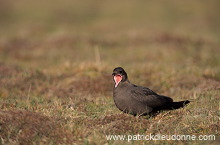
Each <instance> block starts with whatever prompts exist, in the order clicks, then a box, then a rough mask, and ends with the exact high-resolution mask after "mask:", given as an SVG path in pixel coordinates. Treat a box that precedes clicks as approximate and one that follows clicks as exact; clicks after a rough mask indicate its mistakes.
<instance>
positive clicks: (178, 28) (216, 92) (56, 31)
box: [0, 0, 220, 144]
mask: <svg viewBox="0 0 220 145" xmlns="http://www.w3.org/2000/svg"><path fill="white" fill-rule="evenodd" d="M96 2H97V3H96V4H94V2H87V3H83V2H76V1H72V2H67V1H62V2H57V3H53V5H51V3H50V2H43V1H42V3H43V4H41V3H38V2H37V3H35V2H33V3H32V2H28V1H26V0H22V2H21V3H20V2H19V3H18V2H13V3H12V2H10V1H7V2H6V1H5V2H2V3H1V5H0V26H1V27H0V144H126V143H127V144H177V143H178V144H217V141H218V140H217V139H218V137H219V129H220V125H219V124H220V122H219V99H220V69H219V66H220V56H219V52H220V49H219V44H220V42H219V34H220V32H219V30H220V29H219V18H218V15H217V14H218V13H219V12H218V11H219V8H218V7H217V5H218V3H219V2H218V1H214V0H213V1H211V2H209V3H206V2H201V1H195V2H191V3H190V4H187V3H185V2H164V1H160V2H161V3H156V2H153V1H152V2H150V1H149V2H141V3H140V2H139V1H131V2H126V4H125V3H124V2H118V4H115V3H112V2H110V1H109V2H108V1H107V2H105V3H104V2H101V1H96ZM27 5H28V6H27ZM42 5H43V7H42ZM144 5H146V7H144ZM40 8H41V11H39V9H40ZM15 24H16V25H15ZM117 66H123V67H124V68H125V69H126V70H127V72H128V74H129V79H130V81H132V82H133V83H135V84H138V85H143V86H147V87H149V88H151V89H153V90H154V91H156V92H158V93H160V94H164V95H167V96H171V97H172V98H173V99H174V100H175V101H180V100H186V99H189V100H192V103H190V104H189V105H188V106H187V107H186V108H183V109H178V110H173V111H168V112H161V113H160V114H159V115H157V116H156V117H149V116H146V117H139V118H138V117H133V116H131V115H127V114H123V113H121V112H120V111H119V110H118V109H117V108H116V107H115V105H114V102H113V98H112V87H113V81H112V77H111V73H112V70H113V69H114V68H115V67H117ZM150 133H151V134H159V133H160V134H167V135H172V134H180V135H182V134H185V135H210V134H213V135H215V136H216V140H217V141H214V142H208V141H198V140H197V141H132V142H129V143H128V142H127V141H113V140H112V141H107V140H106V137H105V135H109V134H115V135H117V134H125V135H128V134H132V135H135V134H150Z"/></svg>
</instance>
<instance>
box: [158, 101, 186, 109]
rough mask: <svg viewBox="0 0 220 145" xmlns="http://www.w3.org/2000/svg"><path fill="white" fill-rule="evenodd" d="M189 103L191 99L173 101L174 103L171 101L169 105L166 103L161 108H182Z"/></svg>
mask: <svg viewBox="0 0 220 145" xmlns="http://www.w3.org/2000/svg"><path fill="white" fill-rule="evenodd" d="M189 103H190V101H189V100H185V101H180V102H172V103H169V104H167V105H164V106H163V107H161V108H159V109H161V110H173V109H179V108H182V107H184V106H186V105H187V104H189Z"/></svg>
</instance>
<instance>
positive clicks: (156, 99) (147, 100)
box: [131, 86, 173, 107]
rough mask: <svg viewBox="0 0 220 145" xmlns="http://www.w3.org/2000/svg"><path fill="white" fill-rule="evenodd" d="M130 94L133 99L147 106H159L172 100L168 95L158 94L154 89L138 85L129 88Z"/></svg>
mask: <svg viewBox="0 0 220 145" xmlns="http://www.w3.org/2000/svg"><path fill="white" fill-rule="evenodd" d="M131 96H132V98H134V99H135V100H137V101H139V102H142V103H144V104H146V105H147V106H149V107H161V106H163V105H166V104H167V103H171V102H173V100H172V99H171V98H170V97H166V96H160V95H158V94H157V93H155V92H154V91H152V90H150V89H148V88H145V87H140V86H136V87H133V89H132V90H131Z"/></svg>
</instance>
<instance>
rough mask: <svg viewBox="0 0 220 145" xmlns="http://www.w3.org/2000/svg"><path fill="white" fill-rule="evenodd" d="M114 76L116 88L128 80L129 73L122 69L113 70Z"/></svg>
mask: <svg viewBox="0 0 220 145" xmlns="http://www.w3.org/2000/svg"><path fill="white" fill-rule="evenodd" d="M112 76H113V80H114V82H115V88H116V87H117V86H118V85H119V83H120V82H125V81H127V79H128V76H127V73H126V72H125V70H124V69H123V68H122V67H117V68H115V69H114V70H113V73H112Z"/></svg>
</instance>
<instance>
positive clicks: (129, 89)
mask: <svg viewBox="0 0 220 145" xmlns="http://www.w3.org/2000/svg"><path fill="white" fill-rule="evenodd" d="M112 75H113V80H114V82H115V86H114V89H113V98H114V102H115V105H116V106H117V107H118V109H119V110H121V111H123V112H125V113H129V114H132V115H134V116H135V115H139V116H141V115H148V114H153V113H156V112H158V111H160V110H172V109H178V108H181V107H184V106H185V105H186V104H188V103H190V101H188V100H186V101H180V102H173V99H172V98H170V97H167V96H162V95H158V94H157V93H155V92H154V91H152V90H150V89H149V88H146V87H141V86H137V85H134V84H132V83H130V82H129V80H128V76H127V73H126V72H125V70H124V69H123V68H122V67H117V68H115V69H114V70H113V73H112Z"/></svg>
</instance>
